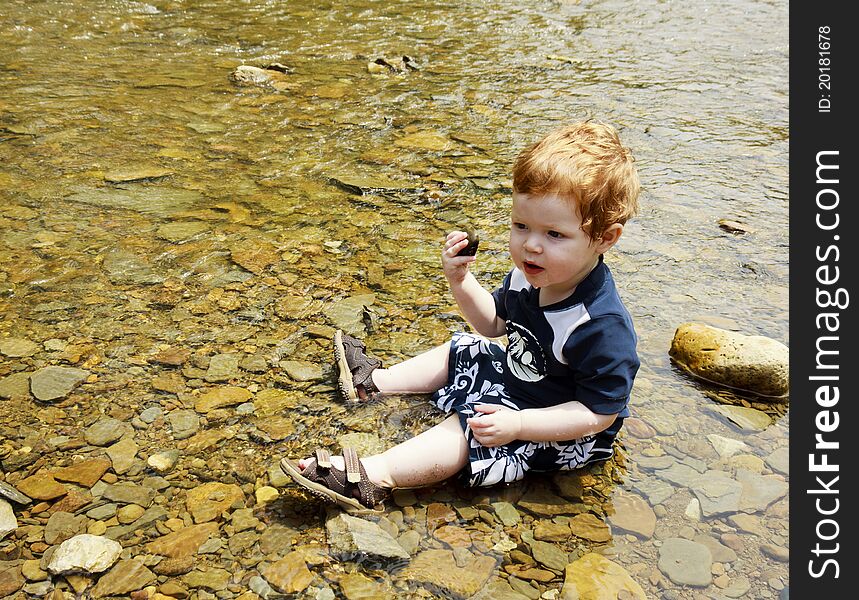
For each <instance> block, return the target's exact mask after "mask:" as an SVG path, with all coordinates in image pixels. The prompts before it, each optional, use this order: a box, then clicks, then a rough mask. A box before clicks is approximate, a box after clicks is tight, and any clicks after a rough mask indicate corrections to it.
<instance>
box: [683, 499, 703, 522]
mask: <svg viewBox="0 0 859 600" xmlns="http://www.w3.org/2000/svg"><path fill="white" fill-rule="evenodd" d="M683 514H684V515H686V516H687V517H689V518H690V519H692V520H693V521H700V520H701V516H702V515H701V502H700V501H699V500H698V498H692V499H691V500H690V501H689V504H687V505H686V510H684V511H683Z"/></svg>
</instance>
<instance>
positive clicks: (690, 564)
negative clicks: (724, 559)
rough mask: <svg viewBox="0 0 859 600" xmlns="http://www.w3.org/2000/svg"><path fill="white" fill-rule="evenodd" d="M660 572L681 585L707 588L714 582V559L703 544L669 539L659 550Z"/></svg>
mask: <svg viewBox="0 0 859 600" xmlns="http://www.w3.org/2000/svg"><path fill="white" fill-rule="evenodd" d="M658 565H659V570H660V571H662V572H663V573H665V575H667V576H668V578H669V579H671V581H673V582H674V583H677V584H680V585H692V586H696V587H706V586H708V585H710V583H712V581H713V575H712V573H711V568H712V566H713V557H712V555H711V554H710V549H709V548H707V547H706V546H704V545H703V544H698V543H695V542H691V541H689V540H684V539H682V538H668V539H667V540H665V542H664V543H663V544H662V546H661V547H660V548H659V563H658Z"/></svg>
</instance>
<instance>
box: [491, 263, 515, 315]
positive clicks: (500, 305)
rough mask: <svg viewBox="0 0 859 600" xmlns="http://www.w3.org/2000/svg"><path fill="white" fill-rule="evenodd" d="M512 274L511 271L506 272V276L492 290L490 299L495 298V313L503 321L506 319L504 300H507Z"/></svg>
mask: <svg viewBox="0 0 859 600" xmlns="http://www.w3.org/2000/svg"><path fill="white" fill-rule="evenodd" d="M512 276H513V271H510V272H509V273H507V277H505V278H504V281H503V282H502V283H501V285H500V286H499V287H498V289H497V290H495V291H494V292H492V299H493V300H495V314H496V315H498V317H499V318H501V319H503V320H505V321H506V320H507V306H506V305H505V300H507V291H508V290H509V289H510V279H511V278H512Z"/></svg>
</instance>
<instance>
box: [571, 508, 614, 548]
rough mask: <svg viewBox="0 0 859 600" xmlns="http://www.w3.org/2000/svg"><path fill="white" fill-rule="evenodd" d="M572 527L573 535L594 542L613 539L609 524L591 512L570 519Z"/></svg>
mask: <svg viewBox="0 0 859 600" xmlns="http://www.w3.org/2000/svg"><path fill="white" fill-rule="evenodd" d="M570 529H571V530H572V532H573V535H575V536H577V537H580V538H584V539H586V540H590V541H592V542H607V541H609V540H610V539H611V531H610V530H609V528H608V525H606V524H605V523H604V522H603V521H602V520H601V519H600V518H599V517H597V516H596V515H592V514H591V513H585V514H581V515H576V516H575V517H573V518H572V519H570Z"/></svg>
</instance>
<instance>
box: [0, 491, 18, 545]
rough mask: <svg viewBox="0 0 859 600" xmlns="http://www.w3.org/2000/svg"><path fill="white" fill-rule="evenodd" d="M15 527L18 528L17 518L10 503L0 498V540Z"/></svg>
mask: <svg viewBox="0 0 859 600" xmlns="http://www.w3.org/2000/svg"><path fill="white" fill-rule="evenodd" d="M16 529H18V519H16V518H15V512H14V511H13V510H12V505H11V504H9V503H8V502H6V501H5V500H0V541H2V540H3V538H5V537H6V536H7V535H9V534H10V533H12V532H14V531H15V530H16Z"/></svg>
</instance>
